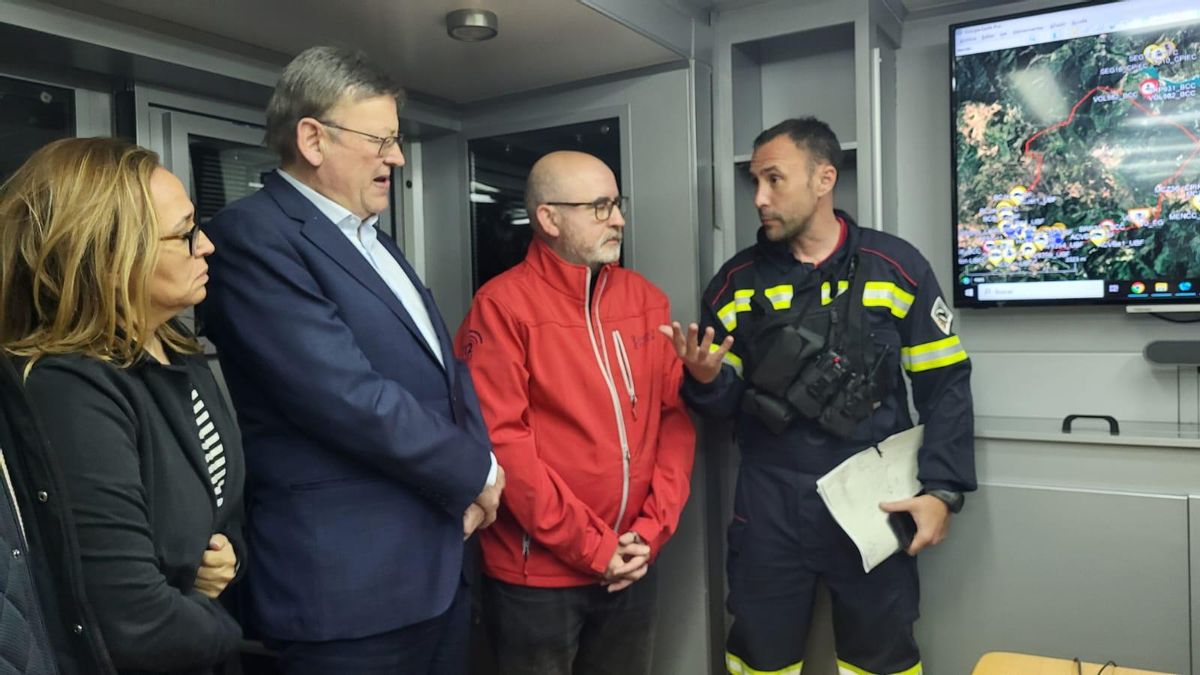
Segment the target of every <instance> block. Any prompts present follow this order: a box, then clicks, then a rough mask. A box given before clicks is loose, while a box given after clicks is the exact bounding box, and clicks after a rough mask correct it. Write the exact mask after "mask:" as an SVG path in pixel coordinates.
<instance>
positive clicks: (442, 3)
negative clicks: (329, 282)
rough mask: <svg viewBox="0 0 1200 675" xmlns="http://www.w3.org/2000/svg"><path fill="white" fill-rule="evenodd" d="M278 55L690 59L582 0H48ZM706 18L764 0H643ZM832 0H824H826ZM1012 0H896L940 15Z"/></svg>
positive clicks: (496, 69) (443, 74) (462, 89)
mask: <svg viewBox="0 0 1200 675" xmlns="http://www.w3.org/2000/svg"><path fill="white" fill-rule="evenodd" d="M41 1H43V2H48V3H51V4H55V5H59V6H62V7H65V8H68V9H71V10H74V11H78V12H83V13H86V14H90V15H94V16H98V17H102V18H105V19H109V20H112V21H116V22H119V23H123V24H127V25H131V26H134V27H137V28H142V29H146V30H150V31H153V32H157V33H165V34H167V35H171V36H173V37H176V38H182V39H185V40H189V41H192V42H197V43H200V44H202V45H205V46H207V47H211V48H215V49H220V50H224V51H230V52H234V53H238V54H241V55H243V56H248V57H252V58H255V59H257V60H259V61H265V62H267V63H273V64H276V65H279V66H282V65H283V64H285V63H287V62H288V60H290V59H291V57H292V56H294V55H296V54H297V53H299V52H300V51H302V50H303V49H305V48H307V47H309V46H312V45H316V44H338V45H348V46H355V47H358V48H361V49H363V50H364V51H366V52H367V53H368V54H369V55H370V56H371V58H372V59H373V60H375V61H376V62H377V63H379V64H380V66H382V67H383V68H384V69H386V70H387V71H388V72H389V73H390V74H391V75H392V76H393V77H394V78H395V79H396V81H397V82H399V83H400V84H401V85H402V86H404V87H405V88H406V89H408V90H410V91H412V92H414V93H417V94H419V95H424V96H426V97H433V98H435V99H443V100H445V101H449V102H452V103H456V104H464V103H471V102H476V101H480V100H483V99H488V98H493V97H496V96H501V95H504V94H511V93H515V92H520V91H528V90H531V89H538V88H542V87H548V86H553V85H557V84H565V83H568V82H574V81H578V80H582V79H586V78H589V77H595V76H601V75H609V74H612V73H619V72H622V71H626V70H633V69H636V68H642V67H646V66H653V65H658V64H662V63H668V62H671V61H677V60H679V58H680V57H679V56H678V55H677V54H675V53H674V52H672V51H670V50H668V49H667V48H665V47H662V46H661V45H659V44H657V43H656V42H654V41H652V40H650V39H649V38H646V37H644V36H642V35H641V34H639V33H636V32H635V31H633V30H630V29H629V28H626V27H624V26H622V25H621V24H619V23H617V22H615V21H613V20H612V19H610V18H608V17H606V16H603V15H601V14H600V13H599V12H596V11H595V10H593V9H591V8H589V7H587V6H586V5H584V4H582V2H580V1H579V0H41ZM641 1H642V2H659V3H662V4H664V5H666V6H669V7H673V8H674V9H676V10H678V11H679V12H681V13H682V14H681V19H682V17H683V15H691V16H695V17H700V18H701V19H703V17H704V16H706V15H707V13H708V12H710V11H713V10H718V11H729V10H733V9H737V8H740V7H746V6H750V5H756V4H761V3H763V2H780V1H787V2H796V3H807V2H815V1H817V0H641ZM822 1H824V0H822ZM1011 1H1013V0H885V2H888V3H890V4H891V6H893V7H898V6H901V5H900V3H903V4H902V7H903V12H901V13H903V14H905V15H906V16H910V17H911V16H912V15H914V14H915V15H917V16H929V15H932V14H941V13H944V12H950V11H955V10H959V9H966V8H978V7H981V6H990V5H999V4H1004V3H1006V2H1011ZM463 7H475V8H483V9H491V10H492V11H494V12H496V14H497V15H498V16H499V24H500V32H499V36H498V37H496V38H495V39H492V40H489V41H487V42H480V43H466V42H459V41H457V40H453V39H451V38H450V37H449V36H447V35H446V26H445V15H446V13H447V12H449V11H451V10H454V9H460V8H463Z"/></svg>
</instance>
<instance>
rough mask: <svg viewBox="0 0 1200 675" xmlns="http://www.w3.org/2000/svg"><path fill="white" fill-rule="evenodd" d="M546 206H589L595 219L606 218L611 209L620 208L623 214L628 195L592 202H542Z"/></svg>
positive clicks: (609, 216) (627, 205)
mask: <svg viewBox="0 0 1200 675" xmlns="http://www.w3.org/2000/svg"><path fill="white" fill-rule="evenodd" d="M542 203H543V204H545V205H546V206H590V207H591V208H592V209H593V210H594V212H595V214H596V220H608V219H609V218H611V217H612V212H613V209H616V208H619V209H621V213H622V214H624V213H625V210H626V209H628V208H629V197H626V196H624V195H622V196H620V197H617V198H616V199H612V198H610V197H601V198H600V199H597V200H596V201H594V202H542Z"/></svg>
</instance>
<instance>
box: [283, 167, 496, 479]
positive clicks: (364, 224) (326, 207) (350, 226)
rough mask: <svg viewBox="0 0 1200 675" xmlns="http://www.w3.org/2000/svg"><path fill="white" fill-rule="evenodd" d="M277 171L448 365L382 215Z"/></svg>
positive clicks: (490, 476)
mask: <svg viewBox="0 0 1200 675" xmlns="http://www.w3.org/2000/svg"><path fill="white" fill-rule="evenodd" d="M276 172H277V173H278V174H279V176H280V177H281V178H283V179H284V180H285V181H287V182H288V184H289V185H291V186H292V187H294V188H296V191H297V192H299V193H300V194H301V195H303V196H304V198H305V199H307V200H308V201H310V202H312V204H313V206H315V207H317V210H319V211H320V212H321V213H323V214H324V215H325V217H326V218H328V219H329V220H330V222H332V223H333V224H334V225H336V226H337V228H338V229H339V230H341V232H342V234H344V235H346V238H347V239H349V240H350V243H351V244H353V245H354V248H355V249H357V250H358V252H359V253H361V254H362V256H363V257H364V258H366V259H367V262H368V263H370V265H371V268H372V269H374V270H375V272H376V273H378V274H379V277H380V278H381V279H383V282H384V283H386V284H387V285H388V288H390V289H392V293H395V294H396V298H397V299H398V300H400V304H401V305H404V309H405V311H407V312H408V315H409V316H410V317H412V320H413V323H415V324H416V325H417V330H418V331H420V333H421V337H423V338H425V344H427V345H429V349H430V350H431V351H433V353H434V355H435V356H437V360H438V363H439V364H441V366H442V368H445V367H446V362H445V361H444V360H443V358H442V341H441V340H439V339H438V336H437V331H436V330H434V328H433V320H432V319H431V318H430V317H429V309H428V308H427V307H425V302H424V301H422V300H421V294H420V292H419V291H417V287H416V285H415V284H413V281H412V279H410V278H409V277H408V275H407V274H405V273H404V268H402V267H400V263H398V262H396V259H395V258H393V257H392V254H391V253H388V251H387V249H385V248H384V247H383V246H382V245H381V244H380V243H379V236H378V235H379V233H378V231H377V230H376V229H375V223H376V222H378V221H379V215H378V214H376V215H372V216H370V217H368V218H367V219H365V220H363V219H361V218H359V217H358V216H356V215H354V214H353V213H351V212H350V210H349V209H347V208H346V207H344V206H342V205H341V204H338V203H337V202H335V201H333V200H332V199H330V198H329V197H326V196H325V195H323V194H321V193H320V192H317V191H316V190H314V189H312V188H311V187H309V186H307V185H305V184H304V183H301V182H300V181H299V180H297V179H296V178H295V177H293V176H291V175H289V174H288V173H287V172H286V171H284V170H283V169H276ZM496 466H497V465H496V455H495V454H492V468H491V470H489V471H488V478H487V484H488V485H489V486H490V485H495V484H496Z"/></svg>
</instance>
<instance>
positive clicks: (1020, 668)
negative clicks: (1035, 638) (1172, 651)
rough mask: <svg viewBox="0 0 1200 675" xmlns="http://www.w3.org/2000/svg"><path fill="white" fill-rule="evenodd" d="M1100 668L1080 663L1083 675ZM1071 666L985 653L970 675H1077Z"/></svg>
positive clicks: (1114, 672) (1134, 674)
mask: <svg viewBox="0 0 1200 675" xmlns="http://www.w3.org/2000/svg"><path fill="white" fill-rule="evenodd" d="M1100 668H1101V665H1100V664H1098V663H1084V664H1083V675H1099V674H1100ZM1078 673H1079V671H1077V670H1075V662H1074V661H1071V660H1070V659H1052V658H1048V657H1045V656H1030V655H1029V654H1014V653H1012V652H988V653H987V654H984V655H983V657H982V658H981V659H979V663H977V664H975V669H974V670H973V671H971V675H1078ZM1102 675H1170V674H1169V673H1160V672H1156V671H1150V670H1137V669H1134V668H1125V667H1123V666H1118V667H1117V668H1113V667H1112V666H1109V667H1107V668H1105V669H1104V672H1103V674H1102Z"/></svg>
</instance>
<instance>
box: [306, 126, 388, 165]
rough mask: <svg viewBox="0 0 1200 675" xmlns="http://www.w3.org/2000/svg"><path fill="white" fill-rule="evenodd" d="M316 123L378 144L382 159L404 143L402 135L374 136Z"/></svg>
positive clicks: (355, 130)
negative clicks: (396, 146) (389, 151)
mask: <svg viewBox="0 0 1200 675" xmlns="http://www.w3.org/2000/svg"><path fill="white" fill-rule="evenodd" d="M317 121H318V122H320V123H321V124H324V125H325V126H327V127H333V128H334V129H340V130H342V131H349V132H350V133H352V134H358V135H359V136H362V137H364V138H369V139H371V140H372V141H375V142H376V143H378V144H379V156H380V157H383V156H384V155H386V154H387V152H388V150H391V149H392V146H394V145H399V144H401V143H403V142H404V134H396V135H395V136H376V135H375V134H368V133H367V132H365V131H359V130H357V129H347V128H346V127H344V126H342V125H340V124H334V123H333V122H327V121H325V120H317Z"/></svg>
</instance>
